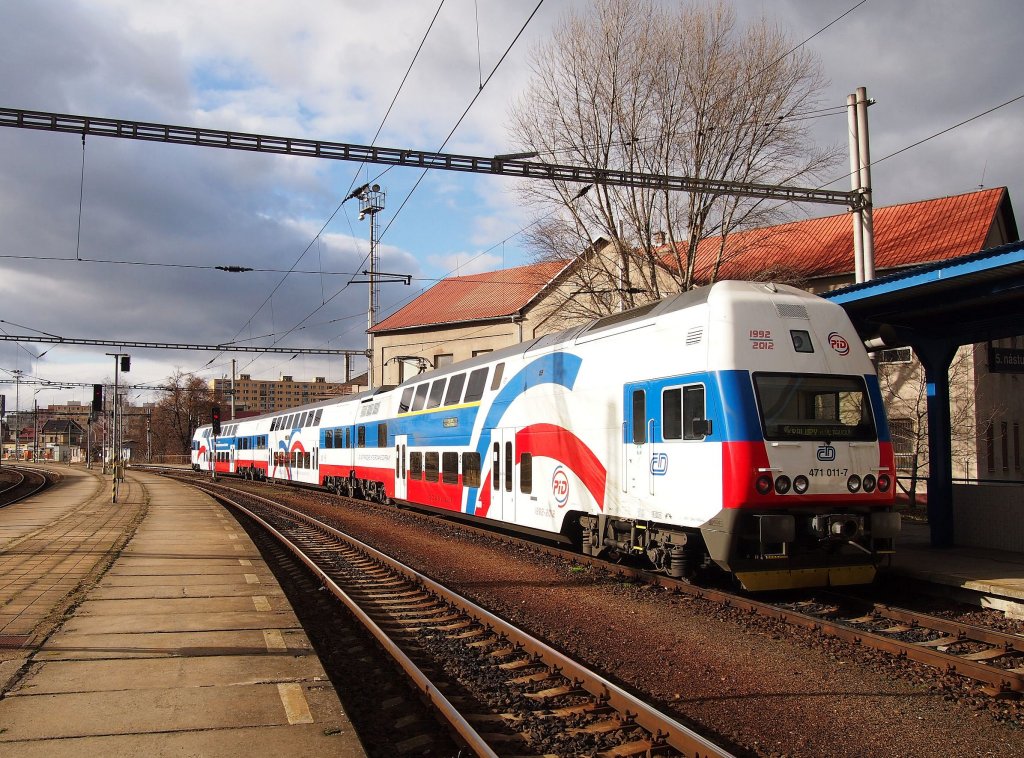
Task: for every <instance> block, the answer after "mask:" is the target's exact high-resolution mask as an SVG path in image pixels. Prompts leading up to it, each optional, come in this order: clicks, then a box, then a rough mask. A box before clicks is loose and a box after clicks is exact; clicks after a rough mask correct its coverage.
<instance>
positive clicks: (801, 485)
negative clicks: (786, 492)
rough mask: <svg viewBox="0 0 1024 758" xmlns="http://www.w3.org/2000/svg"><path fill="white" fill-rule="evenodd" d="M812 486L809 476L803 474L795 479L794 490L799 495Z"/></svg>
mask: <svg viewBox="0 0 1024 758" xmlns="http://www.w3.org/2000/svg"><path fill="white" fill-rule="evenodd" d="M810 486H811V483H810V482H809V481H807V477H806V476H804V475H803V474H801V475H800V476H798V477H797V478H796V479H794V480H793V492H795V493H796V494H798V495H802V494H804V493H805V492H807V488H808V487H810Z"/></svg>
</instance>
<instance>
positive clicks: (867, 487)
mask: <svg viewBox="0 0 1024 758" xmlns="http://www.w3.org/2000/svg"><path fill="white" fill-rule="evenodd" d="M864 491H865V492H874V491H875V475H874V474H868V475H867V476H865V477H864Z"/></svg>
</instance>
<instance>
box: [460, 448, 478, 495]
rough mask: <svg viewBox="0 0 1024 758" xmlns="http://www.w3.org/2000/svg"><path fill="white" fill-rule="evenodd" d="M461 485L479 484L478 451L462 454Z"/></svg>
mask: <svg viewBox="0 0 1024 758" xmlns="http://www.w3.org/2000/svg"><path fill="white" fill-rule="evenodd" d="M462 486H463V487H479V486H480V453H463V454H462Z"/></svg>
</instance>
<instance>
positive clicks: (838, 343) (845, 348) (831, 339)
mask: <svg viewBox="0 0 1024 758" xmlns="http://www.w3.org/2000/svg"><path fill="white" fill-rule="evenodd" d="M828 344H829V345H831V346H832V349H833V350H835V351H836V352H837V353H839V354H840V355H849V354H850V343H849V342H847V341H846V337H844V336H843V335H841V334H840V333H839V332H830V333H829V335H828Z"/></svg>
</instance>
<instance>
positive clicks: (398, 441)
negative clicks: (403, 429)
mask: <svg viewBox="0 0 1024 758" xmlns="http://www.w3.org/2000/svg"><path fill="white" fill-rule="evenodd" d="M408 441H409V437H408V436H407V435H405V434H396V435H395V497H396V498H398V499H400V500H405V499H406V498H407V497H408V494H409V492H408V487H407V485H406V483H407V482H408V481H409V480H408V478H407V475H408V470H407V468H406V467H407V466H408V462H409V458H408V456H409V454H408V452H407V450H406V446H407V444H408Z"/></svg>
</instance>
